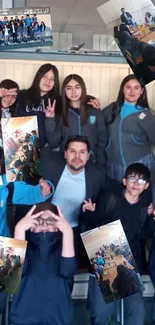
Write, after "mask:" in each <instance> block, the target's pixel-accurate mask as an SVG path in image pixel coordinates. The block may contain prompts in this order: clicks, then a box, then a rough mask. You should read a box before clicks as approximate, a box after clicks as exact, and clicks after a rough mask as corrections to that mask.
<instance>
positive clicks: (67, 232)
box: [63, 226, 73, 238]
mask: <svg viewBox="0 0 155 325" xmlns="http://www.w3.org/2000/svg"><path fill="white" fill-rule="evenodd" d="M63 236H64V237H67V238H68V237H73V229H72V228H71V227H70V226H69V227H68V228H67V229H65V230H64V231H63Z"/></svg>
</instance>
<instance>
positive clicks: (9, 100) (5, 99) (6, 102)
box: [1, 95, 17, 108]
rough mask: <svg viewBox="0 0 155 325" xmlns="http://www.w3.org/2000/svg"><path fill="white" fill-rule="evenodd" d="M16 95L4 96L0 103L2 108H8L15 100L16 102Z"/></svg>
mask: <svg viewBox="0 0 155 325" xmlns="http://www.w3.org/2000/svg"><path fill="white" fill-rule="evenodd" d="M16 99H17V96H15V95H14V96H11V95H9V96H4V97H2V99H1V104H2V107H3V108H8V107H10V106H12V105H13V104H14V103H15V102H16Z"/></svg>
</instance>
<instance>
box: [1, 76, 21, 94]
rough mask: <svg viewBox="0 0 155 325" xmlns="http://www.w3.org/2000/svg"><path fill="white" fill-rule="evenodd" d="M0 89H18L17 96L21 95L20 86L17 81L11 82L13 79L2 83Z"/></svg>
mask: <svg viewBox="0 0 155 325" xmlns="http://www.w3.org/2000/svg"><path fill="white" fill-rule="evenodd" d="M0 88H5V89H8V90H9V89H12V88H16V89H17V94H18V93H19V86H18V84H17V82H16V81H14V80H11V79H4V80H2V81H1V83H0Z"/></svg>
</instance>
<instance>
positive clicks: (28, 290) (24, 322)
mask: <svg viewBox="0 0 155 325" xmlns="http://www.w3.org/2000/svg"><path fill="white" fill-rule="evenodd" d="M34 209H35V206H34V207H33V208H32V209H31V210H30V211H29V212H28V214H27V215H26V216H25V217H24V218H23V219H21V220H20V221H19V223H18V224H17V225H16V228H15V234H14V237H15V238H16V239H19V240H25V239H27V240H28V247H27V252H26V257H25V262H24V267H23V274H22V279H21V285H20V289H19V293H18V294H17V296H14V298H13V302H12V306H11V321H12V322H13V324H14V325H32V324H33V325H35V324H36V325H37V324H40V325H71V324H72V318H73V309H72V300H71V292H72V279H73V276H74V275H75V274H76V259H75V251H74V244H73V242H74V241H73V230H72V228H71V226H70V225H69V223H68V221H67V220H66V219H65V218H64V216H63V215H62V213H61V211H60V210H59V209H58V213H59V216H58V215H55V214H54V213H52V212H50V211H44V212H40V213H38V214H35V215H33V212H34ZM39 217H41V218H42V219H43V220H45V219H47V218H49V217H52V219H53V222H52V224H50V225H49V224H48V225H44V224H43V225H42V223H41V225H40V223H39V220H38V218H39ZM25 234H26V235H25Z"/></svg>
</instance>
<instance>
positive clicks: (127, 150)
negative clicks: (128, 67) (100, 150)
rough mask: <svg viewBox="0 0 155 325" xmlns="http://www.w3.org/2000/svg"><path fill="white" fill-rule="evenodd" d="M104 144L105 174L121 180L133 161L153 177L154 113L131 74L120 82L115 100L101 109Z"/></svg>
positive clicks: (143, 92)
mask: <svg viewBox="0 0 155 325" xmlns="http://www.w3.org/2000/svg"><path fill="white" fill-rule="evenodd" d="M103 115H104V120H105V125H106V130H107V135H108V143H107V147H106V156H107V171H108V175H109V177H111V178H112V179H116V180H119V181H121V180H122V178H123V176H124V174H125V169H126V168H127V166H128V165H130V164H131V163H134V162H140V163H143V164H144V165H146V166H147V167H148V168H149V169H150V171H151V175H152V178H153V180H154V178H155V158H154V155H153V153H152V145H154V144H155V130H154V126H155V114H154V112H153V111H152V110H151V109H150V108H149V104H148V99H147V93H146V89H145V87H142V86H141V85H140V84H139V82H138V81H137V79H136V77H135V75H133V74H132V75H128V76H127V77H125V78H124V79H123V81H122V83H121V86H120V90H119V93H118V97H117V100H116V102H114V103H112V104H110V105H109V106H108V107H106V108H105V109H104V110H103Z"/></svg>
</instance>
